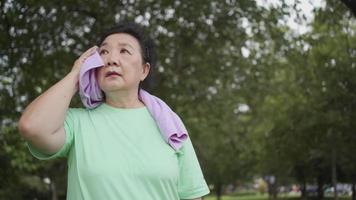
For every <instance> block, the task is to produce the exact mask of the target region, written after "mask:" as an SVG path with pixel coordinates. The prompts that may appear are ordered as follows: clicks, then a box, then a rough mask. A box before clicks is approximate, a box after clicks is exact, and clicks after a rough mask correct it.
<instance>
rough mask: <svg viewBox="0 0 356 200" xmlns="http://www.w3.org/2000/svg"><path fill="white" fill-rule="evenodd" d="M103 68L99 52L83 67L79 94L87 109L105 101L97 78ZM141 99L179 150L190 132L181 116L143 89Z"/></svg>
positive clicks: (171, 143) (162, 131)
mask: <svg viewBox="0 0 356 200" xmlns="http://www.w3.org/2000/svg"><path fill="white" fill-rule="evenodd" d="M102 66H104V62H103V60H102V59H101V57H100V55H99V53H98V52H95V53H94V54H93V55H91V56H90V57H88V58H87V59H86V60H85V61H84V63H83V65H82V66H81V69H80V76H79V94H80V97H81V100H82V102H83V104H84V106H85V107H86V108H89V109H92V108H95V107H97V106H99V105H100V104H101V103H102V102H103V101H104V98H103V93H102V91H101V90H100V87H99V84H98V82H97V80H96V77H95V69H96V68H98V67H102ZM139 98H140V100H141V101H142V102H143V103H144V104H145V105H146V107H147V109H148V111H149V112H150V113H151V115H152V117H153V119H154V120H155V121H156V124H157V126H158V128H159V129H160V132H161V134H162V137H163V139H164V140H165V141H166V142H167V143H168V144H169V145H170V146H171V147H172V148H173V149H174V150H179V149H180V148H181V146H182V144H183V142H184V141H185V140H186V139H187V137H188V131H187V130H186V128H185V126H184V124H183V122H182V120H181V119H180V118H179V116H178V115H177V114H176V113H175V112H173V111H172V110H171V108H170V107H169V106H168V105H167V104H166V103H165V102H164V101H162V100H161V99H160V98H158V97H156V96H153V95H151V94H149V93H148V92H147V91H145V90H143V89H140V91H139Z"/></svg>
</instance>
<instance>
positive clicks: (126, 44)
mask: <svg viewBox="0 0 356 200" xmlns="http://www.w3.org/2000/svg"><path fill="white" fill-rule="evenodd" d="M107 44H108V43H106V42H104V43H102V44H101V45H100V47H102V46H106V45H107ZM118 45H119V46H128V47H130V48H131V49H133V50H134V49H135V48H133V47H132V46H131V45H130V44H129V43H119V44H118Z"/></svg>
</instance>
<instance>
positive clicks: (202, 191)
mask: <svg viewBox="0 0 356 200" xmlns="http://www.w3.org/2000/svg"><path fill="white" fill-rule="evenodd" d="M209 193H210V190H209V188H208V186H207V185H206V184H205V185H202V186H200V187H196V188H192V189H191V190H188V191H185V192H184V193H180V194H179V198H180V199H194V198H199V197H203V196H205V195H207V194H209Z"/></svg>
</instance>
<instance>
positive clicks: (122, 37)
mask: <svg viewBox="0 0 356 200" xmlns="http://www.w3.org/2000/svg"><path fill="white" fill-rule="evenodd" d="M118 45H119V46H131V47H132V48H134V49H140V44H139V42H138V40H137V39H136V38H135V37H133V36H131V35H130V34H127V33H114V34H111V35H109V36H107V37H106V38H105V40H104V41H103V42H102V43H101V45H100V47H102V46H118Z"/></svg>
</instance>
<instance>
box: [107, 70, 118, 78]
mask: <svg viewBox="0 0 356 200" xmlns="http://www.w3.org/2000/svg"><path fill="white" fill-rule="evenodd" d="M114 76H121V74H119V73H117V72H113V71H111V72H107V73H106V74H105V77H114Z"/></svg>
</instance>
